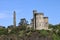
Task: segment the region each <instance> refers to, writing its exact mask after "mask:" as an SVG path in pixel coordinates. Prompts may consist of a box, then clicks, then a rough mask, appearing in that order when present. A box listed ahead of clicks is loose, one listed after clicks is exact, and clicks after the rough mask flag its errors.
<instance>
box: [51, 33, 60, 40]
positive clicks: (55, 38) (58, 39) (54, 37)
mask: <svg viewBox="0 0 60 40" xmlns="http://www.w3.org/2000/svg"><path fill="white" fill-rule="evenodd" d="M52 38H53V40H60V37H59V36H58V35H56V34H53V35H52Z"/></svg>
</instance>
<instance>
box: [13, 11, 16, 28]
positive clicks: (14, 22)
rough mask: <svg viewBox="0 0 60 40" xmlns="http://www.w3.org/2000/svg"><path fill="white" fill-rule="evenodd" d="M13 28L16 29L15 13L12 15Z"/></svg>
mask: <svg viewBox="0 0 60 40" xmlns="http://www.w3.org/2000/svg"><path fill="white" fill-rule="evenodd" d="M13 26H14V28H15V27H16V12H15V11H14V13H13Z"/></svg>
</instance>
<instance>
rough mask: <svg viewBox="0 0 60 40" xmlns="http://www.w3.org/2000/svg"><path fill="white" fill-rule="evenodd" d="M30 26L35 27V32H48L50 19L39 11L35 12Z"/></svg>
mask: <svg viewBox="0 0 60 40" xmlns="http://www.w3.org/2000/svg"><path fill="white" fill-rule="evenodd" d="M30 26H31V27H34V29H35V30H42V29H44V30H48V17H44V13H38V12H37V10H33V18H32V19H31V24H30Z"/></svg>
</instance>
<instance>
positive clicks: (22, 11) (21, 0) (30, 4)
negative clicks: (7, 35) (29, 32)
mask: <svg viewBox="0 0 60 40" xmlns="http://www.w3.org/2000/svg"><path fill="white" fill-rule="evenodd" d="M33 10H37V11H38V12H43V13H44V14H45V16H48V17H49V23H51V24H58V23H60V0H0V25H3V26H6V27H7V26H8V25H12V24H13V11H16V18H17V20H16V21H17V25H18V23H19V21H20V19H21V18H26V19H27V20H28V21H29V22H30V19H31V18H32V17H33V13H32V11H33Z"/></svg>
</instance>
